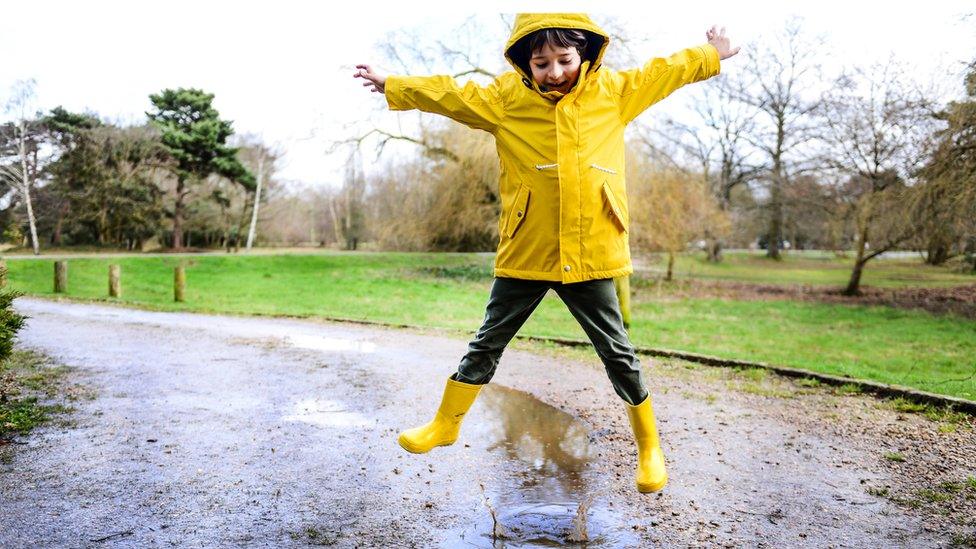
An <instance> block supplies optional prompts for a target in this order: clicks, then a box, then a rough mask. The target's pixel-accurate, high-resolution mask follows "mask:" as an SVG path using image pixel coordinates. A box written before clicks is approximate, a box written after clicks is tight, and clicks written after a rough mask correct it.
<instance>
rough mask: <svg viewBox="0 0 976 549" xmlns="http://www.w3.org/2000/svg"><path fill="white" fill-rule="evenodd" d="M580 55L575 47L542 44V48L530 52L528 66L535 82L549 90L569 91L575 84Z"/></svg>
mask: <svg viewBox="0 0 976 549" xmlns="http://www.w3.org/2000/svg"><path fill="white" fill-rule="evenodd" d="M580 64H581V61H580V55H579V52H578V51H576V48H563V47H560V46H555V47H553V46H552V45H551V44H548V43H547V44H544V45H543V46H542V49H539V50H536V51H534V52H532V58H531V59H529V66H530V67H532V78H534V79H535V82H536V84H539V85H540V86H545V87H546V88H548V89H549V90H550V91H558V92H562V93H569V90H570V89H572V87H573V86H574V85H575V84H576V79H577V78H578V77H579V71H580Z"/></svg>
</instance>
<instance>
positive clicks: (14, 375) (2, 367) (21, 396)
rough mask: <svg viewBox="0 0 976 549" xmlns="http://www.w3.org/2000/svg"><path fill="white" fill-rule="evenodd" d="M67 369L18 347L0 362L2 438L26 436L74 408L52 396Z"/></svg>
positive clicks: (0, 423)
mask: <svg viewBox="0 0 976 549" xmlns="http://www.w3.org/2000/svg"><path fill="white" fill-rule="evenodd" d="M66 372H67V368H64V367H55V366H51V365H50V364H49V363H48V361H47V359H46V358H45V357H43V356H41V355H38V354H35V353H32V352H29V351H20V350H15V351H14V352H13V353H12V354H11V355H10V358H8V359H7V360H6V361H4V362H3V363H0V438H7V437H9V436H10V435H12V434H15V433H17V434H21V435H26V434H27V433H29V432H30V431H31V430H32V429H34V428H35V427H37V426H38V425H41V424H43V423H45V422H47V421H50V419H51V418H52V417H53V416H54V415H56V414H64V413H67V412H69V411H71V408H70V407H68V406H65V405H64V404H61V403H52V402H51V399H52V398H53V397H56V396H58V395H59V393H60V391H61V389H62V381H61V380H62V379H63V377H64V375H65V373H66Z"/></svg>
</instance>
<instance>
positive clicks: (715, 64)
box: [699, 44, 722, 78]
mask: <svg viewBox="0 0 976 549" xmlns="http://www.w3.org/2000/svg"><path fill="white" fill-rule="evenodd" d="M699 49H701V51H702V53H703V54H704V55H705V63H704V64H705V78H711V77H713V76H715V75H717V74H718V73H719V72H720V71H721V69H722V63H721V60H719V58H718V50H717V49H716V48H715V46H713V45H711V44H705V45H704V46H701V48H699Z"/></svg>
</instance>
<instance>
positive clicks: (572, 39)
mask: <svg viewBox="0 0 976 549" xmlns="http://www.w3.org/2000/svg"><path fill="white" fill-rule="evenodd" d="M546 44H549V45H550V46H552V47H555V46H559V47H561V48H576V51H577V52H579V55H580V59H585V58H586V35H585V34H583V31H581V30H578V29H542V30H538V31H535V32H533V33H532V34H530V35H528V36H526V37H525V45H526V51H525V53H526V56H525V57H526V58H527V59H531V58H532V54H533V53H535V52H536V51H538V50H541V49H542V48H543V46H545V45H546Z"/></svg>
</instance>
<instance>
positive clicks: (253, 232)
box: [235, 135, 282, 250]
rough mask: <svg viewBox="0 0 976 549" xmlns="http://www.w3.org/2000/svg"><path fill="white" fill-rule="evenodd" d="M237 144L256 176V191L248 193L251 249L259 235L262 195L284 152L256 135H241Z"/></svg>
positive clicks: (244, 160) (242, 160)
mask: <svg viewBox="0 0 976 549" xmlns="http://www.w3.org/2000/svg"><path fill="white" fill-rule="evenodd" d="M235 145H236V146H238V147H240V148H239V150H238V151H237V156H238V157H239V158H240V159H241V162H242V163H243V164H244V165H245V166H247V168H248V169H249V170H251V172H252V173H253V174H254V178H255V188H254V192H253V193H248V194H249V198H250V201H249V202H250V209H251V220H250V223H249V224H248V230H247V241H246V244H245V249H247V250H250V249H251V247H252V246H253V245H254V240H255V238H256V236H257V225H258V219H259V215H260V209H261V196H262V193H263V192H264V191H265V186H266V185H267V184H268V182H269V181H270V180H271V179H272V178H273V177H274V175H275V171H276V166H275V164H276V163H277V161H278V159H279V158H281V156H282V152H281V150H280V149H279V148H278V147H271V146H268V145H267V144H265V143H264V141H263V140H262V139H261V138H260V137H257V136H254V135H244V136H242V137H240V138H239V139H237V140H235ZM246 209H247V204H245V205H244V209H243V210H242V213H243V212H246Z"/></svg>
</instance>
